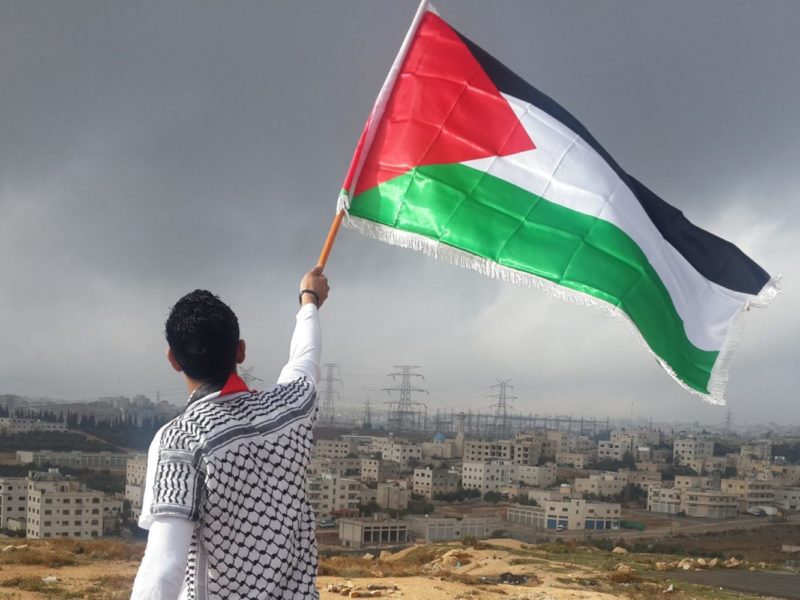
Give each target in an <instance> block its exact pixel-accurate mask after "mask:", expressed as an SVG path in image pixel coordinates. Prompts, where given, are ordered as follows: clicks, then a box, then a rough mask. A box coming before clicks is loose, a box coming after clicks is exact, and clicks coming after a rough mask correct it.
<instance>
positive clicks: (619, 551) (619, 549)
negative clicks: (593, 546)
mask: <svg viewBox="0 0 800 600" xmlns="http://www.w3.org/2000/svg"><path fill="white" fill-rule="evenodd" d="M611 553H612V554H627V553H628V551H627V550H625V548H623V547H622V546H617V547H615V548H614V549H613V550H612V551H611Z"/></svg>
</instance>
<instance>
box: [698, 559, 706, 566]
mask: <svg viewBox="0 0 800 600" xmlns="http://www.w3.org/2000/svg"><path fill="white" fill-rule="evenodd" d="M696 562H697V566H698V567H707V566H708V561H707V560H706V559H705V558H698V559H697V561H696Z"/></svg>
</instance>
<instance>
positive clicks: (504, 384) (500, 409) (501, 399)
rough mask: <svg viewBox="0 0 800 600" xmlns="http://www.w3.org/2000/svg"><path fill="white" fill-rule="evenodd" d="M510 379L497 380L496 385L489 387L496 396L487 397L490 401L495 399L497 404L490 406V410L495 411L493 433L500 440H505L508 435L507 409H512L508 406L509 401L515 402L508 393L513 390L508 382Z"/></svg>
mask: <svg viewBox="0 0 800 600" xmlns="http://www.w3.org/2000/svg"><path fill="white" fill-rule="evenodd" d="M510 381H511V380H510V379H502V380H501V379H498V380H497V383H496V384H495V385H493V386H491V389H493V390H497V393H496V394H492V395H490V396H489V398H490V399H496V400H497V404H492V406H491V408H494V409H496V410H495V414H494V433H495V435H496V436H498V437H500V438H501V439H505V438H507V437H508V435H509V429H510V427H509V420H508V409H509V408H512V407H511V406H509V405H508V401H509V400H516V399H517V397H516V396H509V395H508V391H509V390H513V389H514V386H512V385H511V384H510V383H509V382H510Z"/></svg>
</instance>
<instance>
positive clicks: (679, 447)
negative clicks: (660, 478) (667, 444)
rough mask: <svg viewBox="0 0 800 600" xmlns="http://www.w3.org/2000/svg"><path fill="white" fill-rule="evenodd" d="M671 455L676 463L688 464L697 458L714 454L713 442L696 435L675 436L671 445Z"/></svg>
mask: <svg viewBox="0 0 800 600" xmlns="http://www.w3.org/2000/svg"><path fill="white" fill-rule="evenodd" d="M672 456H673V459H674V460H675V464H677V465H685V464H688V462H689V461H692V460H695V459H697V458H705V457H710V456H714V442H713V441H712V440H706V439H703V438H697V437H680V438H676V439H675V442H674V443H673V445H672Z"/></svg>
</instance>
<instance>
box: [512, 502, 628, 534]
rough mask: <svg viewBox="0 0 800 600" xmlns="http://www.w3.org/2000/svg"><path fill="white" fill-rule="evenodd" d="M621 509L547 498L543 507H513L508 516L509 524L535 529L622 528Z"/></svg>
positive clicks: (600, 504) (611, 504) (604, 503)
mask: <svg viewBox="0 0 800 600" xmlns="http://www.w3.org/2000/svg"><path fill="white" fill-rule="evenodd" d="M621 512H622V507H621V505H620V504H617V503H613V502H587V501H585V500H582V499H579V498H571V499H566V500H551V501H547V502H544V503H543V504H542V505H541V506H523V505H520V504H517V505H514V506H510V507H508V512H507V517H506V518H507V519H508V521H509V522H510V523H515V524H517V525H522V526H524V527H531V528H534V529H548V530H558V531H560V530H567V531H595V530H606V529H619V520H620V514H621Z"/></svg>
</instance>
